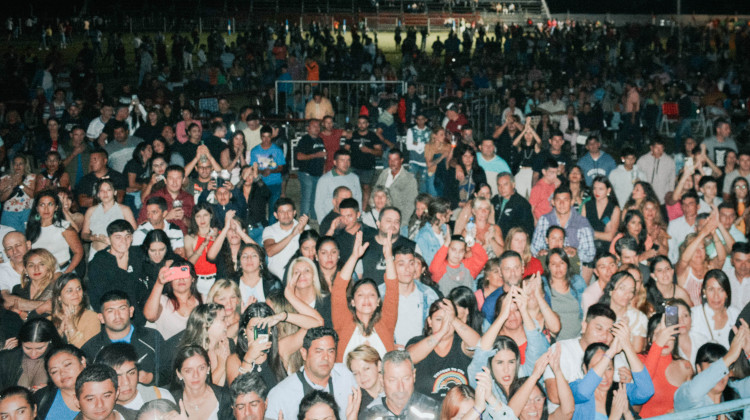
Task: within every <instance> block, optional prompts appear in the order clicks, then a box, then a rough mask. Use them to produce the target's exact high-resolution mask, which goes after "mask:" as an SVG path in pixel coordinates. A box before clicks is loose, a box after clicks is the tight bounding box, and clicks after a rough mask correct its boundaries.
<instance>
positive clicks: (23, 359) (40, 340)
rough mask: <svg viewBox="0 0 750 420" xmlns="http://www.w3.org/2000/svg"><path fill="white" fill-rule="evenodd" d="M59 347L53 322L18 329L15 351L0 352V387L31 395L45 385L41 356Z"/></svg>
mask: <svg viewBox="0 0 750 420" xmlns="http://www.w3.org/2000/svg"><path fill="white" fill-rule="evenodd" d="M61 344H62V340H60V336H59V335H57V330H56V329H55V326H54V325H52V322H50V321H48V320H46V319H43V318H37V319H33V320H31V321H29V322H27V323H25V324H23V326H22V327H21V331H19V333H18V347H16V348H14V349H12V350H8V351H3V352H0V387H2V388H3V389H5V388H7V387H9V386H12V385H19V386H22V387H24V388H28V389H30V390H32V391H36V390H37V389H40V388H43V387H44V386H45V385H47V381H48V380H49V378H48V377H47V372H46V371H45V370H44V356H45V355H46V354H47V353H49V352H50V351H51V350H53V349H55V348H57V347H59V346H60V345H61Z"/></svg>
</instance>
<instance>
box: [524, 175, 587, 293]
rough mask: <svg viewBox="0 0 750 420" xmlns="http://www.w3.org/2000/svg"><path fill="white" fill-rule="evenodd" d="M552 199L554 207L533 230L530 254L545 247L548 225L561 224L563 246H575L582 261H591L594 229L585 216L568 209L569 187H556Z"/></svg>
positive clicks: (569, 202)
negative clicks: (563, 231)
mask: <svg viewBox="0 0 750 420" xmlns="http://www.w3.org/2000/svg"><path fill="white" fill-rule="evenodd" d="M552 201H553V204H554V209H553V210H552V211H551V212H549V213H547V214H545V215H544V216H542V217H541V218H540V219H539V222H538V223H537V226H536V229H535V230H534V236H533V240H532V241H531V252H532V254H534V255H536V254H537V253H539V251H540V250H542V249H543V248H544V247H545V242H544V236H545V235H546V233H547V229H549V227H550V226H561V227H563V228H565V238H566V239H565V246H570V247H573V248H577V249H578V255H579V257H580V258H581V262H582V263H584V264H586V263H591V262H592V261H593V260H594V256H595V254H596V247H595V246H594V230H593V229H592V228H591V225H590V224H589V221H588V220H586V218H585V217H583V216H581V215H580V214H579V213H578V212H576V211H573V212H571V211H570V210H571V202H572V194H571V192H570V189H569V188H568V187H567V186H561V187H557V189H556V190H555V193H554V195H553V196H552ZM585 278H586V276H584V279H585Z"/></svg>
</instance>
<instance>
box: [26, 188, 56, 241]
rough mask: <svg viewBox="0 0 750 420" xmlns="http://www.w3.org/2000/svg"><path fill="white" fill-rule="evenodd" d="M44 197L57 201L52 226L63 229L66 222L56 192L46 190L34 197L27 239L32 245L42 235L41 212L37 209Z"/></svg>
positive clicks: (27, 228)
mask: <svg viewBox="0 0 750 420" xmlns="http://www.w3.org/2000/svg"><path fill="white" fill-rule="evenodd" d="M44 197H50V198H52V199H53V200H54V201H55V206H57V210H55V213H54V214H53V215H52V225H54V226H57V227H62V221H63V220H65V216H64V215H63V211H62V204H60V197H58V196H57V192H55V190H44V191H41V192H40V193H39V194H37V195H36V197H34V205H33V206H32V207H31V213H30V214H29V221H28V222H27V223H26V239H27V240H28V241H29V242H31V243H32V244H33V243H34V242H36V241H37V239H39V235H41V234H42V218H41V216H39V211H38V210H37V209H36V208H37V206H38V205H39V200H41V199H42V198H44Z"/></svg>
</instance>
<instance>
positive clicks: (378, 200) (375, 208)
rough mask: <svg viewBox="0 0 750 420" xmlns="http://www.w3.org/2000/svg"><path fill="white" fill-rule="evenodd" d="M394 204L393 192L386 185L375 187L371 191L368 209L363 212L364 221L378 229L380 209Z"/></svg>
mask: <svg viewBox="0 0 750 420" xmlns="http://www.w3.org/2000/svg"><path fill="white" fill-rule="evenodd" d="M390 205H392V203H391V194H390V193H389V192H388V190H387V189H386V188H385V187H382V186H376V187H373V189H372V193H370V201H369V202H368V203H367V211H365V212H364V213H362V223H363V224H365V225H367V226H369V227H371V228H373V229H377V228H378V226H377V223H378V220H380V211H381V210H383V209H384V208H385V207H387V206H390Z"/></svg>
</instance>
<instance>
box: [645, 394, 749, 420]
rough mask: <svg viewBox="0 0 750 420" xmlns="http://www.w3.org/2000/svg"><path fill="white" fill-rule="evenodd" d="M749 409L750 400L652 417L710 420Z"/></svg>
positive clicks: (656, 418) (663, 419) (657, 419)
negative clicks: (720, 415) (709, 419)
mask: <svg viewBox="0 0 750 420" xmlns="http://www.w3.org/2000/svg"><path fill="white" fill-rule="evenodd" d="M748 407H750V398H745V399H741V400H733V401H727V402H723V403H721V404H715V405H709V406H706V407H700V408H694V409H692V410H687V411H680V412H678V413H672V414H665V415H663V416H658V417H652V419H653V420H694V419H702V418H712V417H713V416H718V415H719V414H725V413H731V412H734V411H740V410H744V409H746V408H748Z"/></svg>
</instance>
